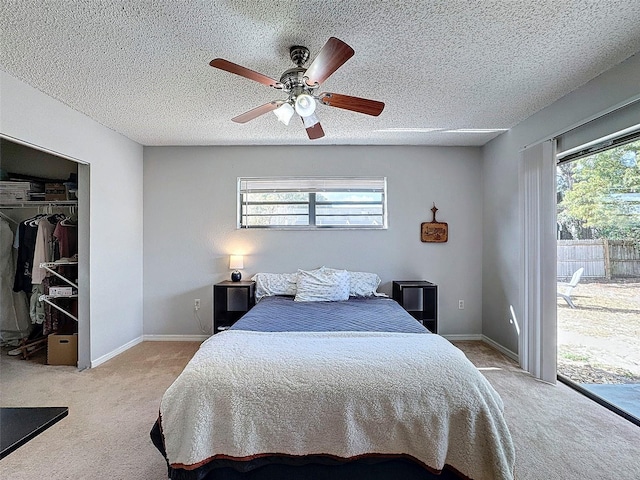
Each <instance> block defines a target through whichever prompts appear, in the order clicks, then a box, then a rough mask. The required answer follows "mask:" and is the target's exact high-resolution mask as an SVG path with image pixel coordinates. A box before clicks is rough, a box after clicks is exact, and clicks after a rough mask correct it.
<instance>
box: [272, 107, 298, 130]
mask: <svg viewBox="0 0 640 480" xmlns="http://www.w3.org/2000/svg"><path fill="white" fill-rule="evenodd" d="M273 113H274V114H275V116H276V117H278V121H280V122H282V123H284V124H285V125H289V120H291V117H293V114H294V110H293V107H292V106H291V104H290V103H283V104H282V105H280V106H279V107H278V108H276V109H275V110H274V111H273Z"/></svg>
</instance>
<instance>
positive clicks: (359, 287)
mask: <svg viewBox="0 0 640 480" xmlns="http://www.w3.org/2000/svg"><path fill="white" fill-rule="evenodd" d="M380 281H381V280H380V277H379V276H378V275H377V274H375V273H369V272H349V295H350V296H352V297H372V296H374V295H379V294H378V292H377V291H376V290H377V289H378V286H379V285H380Z"/></svg>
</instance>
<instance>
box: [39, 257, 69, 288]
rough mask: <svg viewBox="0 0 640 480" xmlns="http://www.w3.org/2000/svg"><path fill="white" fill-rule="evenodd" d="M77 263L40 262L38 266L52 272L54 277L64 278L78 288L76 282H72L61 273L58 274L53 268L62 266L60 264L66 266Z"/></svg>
mask: <svg viewBox="0 0 640 480" xmlns="http://www.w3.org/2000/svg"><path fill="white" fill-rule="evenodd" d="M77 264H78V262H46V263H41V264H40V268H44V269H45V270H46V271H47V272H49V273H52V274H54V275H55V276H56V277H58V278H60V279H62V280H64V281H65V282H66V283H68V284H69V285H71V286H72V287H74V288H78V285H77V284H75V283H73V282H72V281H71V280H69V279H68V278H67V277H65V276H63V275H60V274H59V273H58V272H56V270H55V268H56V267H62V266H67V265H77Z"/></svg>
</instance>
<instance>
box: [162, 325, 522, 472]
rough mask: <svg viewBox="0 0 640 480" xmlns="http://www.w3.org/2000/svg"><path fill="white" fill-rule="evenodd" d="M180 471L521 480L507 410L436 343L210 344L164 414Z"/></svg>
mask: <svg viewBox="0 0 640 480" xmlns="http://www.w3.org/2000/svg"><path fill="white" fill-rule="evenodd" d="M160 414H161V423H162V431H163V435H164V439H165V447H166V452H167V457H168V460H169V463H170V464H171V465H172V466H174V467H177V468H187V469H190V468H195V467H197V466H200V465H202V464H204V463H206V462H207V461H209V460H211V459H213V458H229V457H232V458H238V459H243V458H251V457H254V456H259V455H263V454H285V455H312V454H318V455H320V454H324V455H333V456H337V457H341V458H352V457H357V456H359V455H365V454H382V455H384V454H386V455H406V456H410V457H413V458H414V459H415V460H418V461H419V462H422V463H423V464H424V465H426V466H428V467H430V468H431V469H435V470H441V469H442V468H443V467H444V465H445V464H448V465H450V466H452V467H454V468H455V469H457V470H458V471H459V472H460V473H463V474H464V475H466V476H468V477H469V478H472V479H474V480H500V479H512V478H513V465H514V448H513V444H512V441H511V436H510V434H509V431H508V429H507V425H506V422H505V420H504V417H503V404H502V400H501V399H500V397H499V396H498V394H497V393H496V391H495V390H494V389H493V388H492V387H491V385H490V384H489V382H488V381H487V380H486V379H485V378H484V377H483V376H482V375H481V374H480V373H479V372H478V371H477V369H476V368H475V367H474V366H473V365H472V364H471V363H470V362H469V361H468V360H467V358H466V357H465V356H464V354H463V353H462V352H461V351H460V350H459V349H457V348H455V347H454V346H452V345H451V344H450V343H449V342H448V341H447V340H445V339H444V338H442V337H440V336H438V335H431V334H404V333H369V332H318V333H313V332H312V333H266V332H248V331H233V330H229V331H226V332H222V333H220V334H217V335H214V336H212V337H211V338H209V339H208V340H207V341H206V342H204V343H203V344H202V346H201V347H200V349H199V350H198V352H197V353H196V355H195V356H194V357H193V359H192V360H191V361H190V362H189V364H188V366H187V367H186V368H185V370H184V371H183V372H182V373H181V374H180V376H179V377H178V378H177V379H176V381H175V382H174V383H173V384H172V385H171V386H170V387H169V389H168V390H167V391H166V393H165V395H164V397H163V399H162V402H161V407H160Z"/></svg>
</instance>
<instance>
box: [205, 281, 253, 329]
mask: <svg viewBox="0 0 640 480" xmlns="http://www.w3.org/2000/svg"><path fill="white" fill-rule="evenodd" d="M255 287H256V282H231V281H229V280H226V281H224V282H220V283H216V284H215V285H214V286H213V333H214V334H215V333H218V332H221V331H222V330H226V329H228V328H229V327H230V326H231V325H233V324H234V323H236V322H237V321H238V320H239V319H240V317H242V316H243V315H244V314H245V313H247V312H248V311H249V310H251V308H253V306H254V305H255V304H256V297H255Z"/></svg>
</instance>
